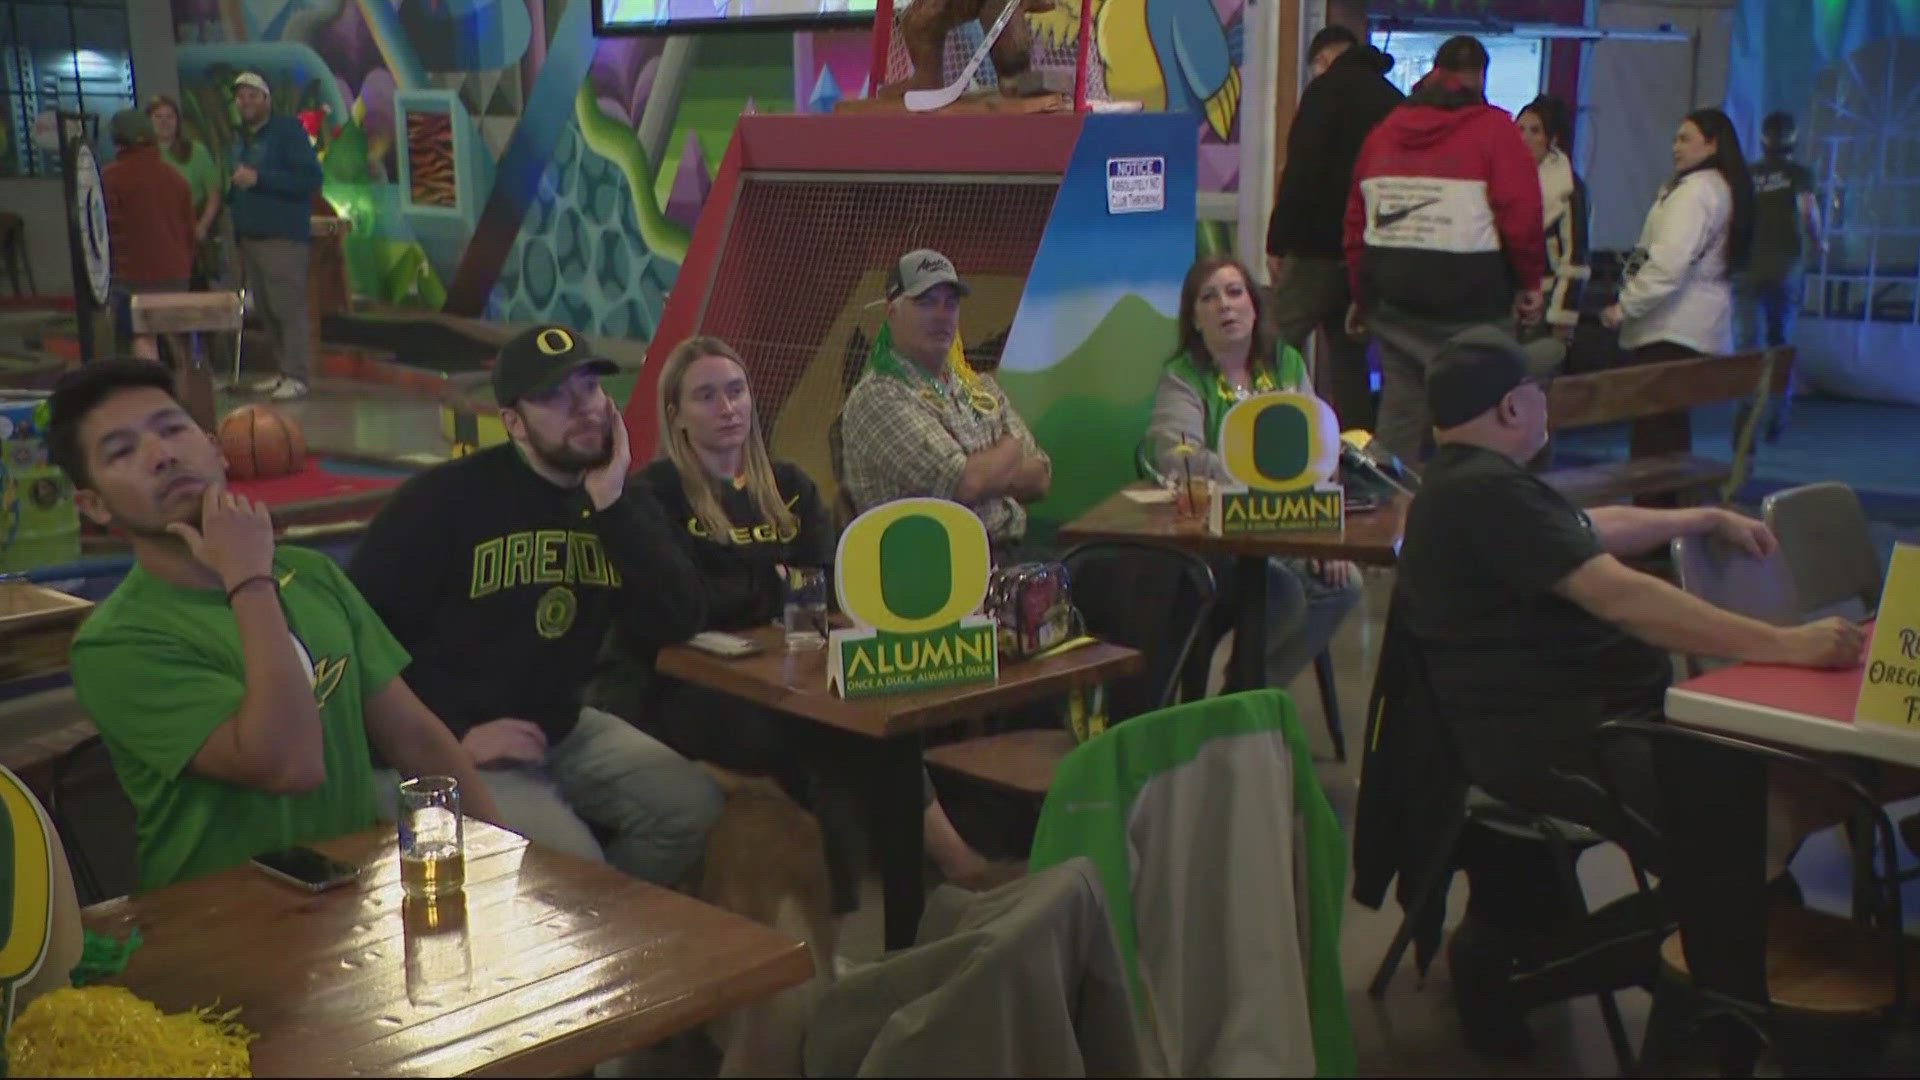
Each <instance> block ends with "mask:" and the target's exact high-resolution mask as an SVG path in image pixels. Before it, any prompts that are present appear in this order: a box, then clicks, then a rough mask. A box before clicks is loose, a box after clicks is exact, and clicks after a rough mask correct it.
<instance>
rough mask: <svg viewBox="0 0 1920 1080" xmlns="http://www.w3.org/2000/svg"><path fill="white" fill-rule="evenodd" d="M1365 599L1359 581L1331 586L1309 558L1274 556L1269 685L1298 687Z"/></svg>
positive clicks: (1269, 562) (1270, 571) (1269, 565)
mask: <svg viewBox="0 0 1920 1080" xmlns="http://www.w3.org/2000/svg"><path fill="white" fill-rule="evenodd" d="M1359 600H1360V584H1359V582H1358V581H1357V580H1356V581H1350V582H1347V583H1344V584H1340V585H1329V584H1327V583H1326V582H1324V581H1322V580H1320V575H1318V574H1316V573H1314V572H1313V570H1312V568H1311V567H1309V566H1308V565H1307V563H1306V560H1304V559H1268V560H1267V685H1268V686H1276V687H1279V688H1280V689H1282V690H1284V689H1286V688H1287V687H1288V686H1290V685H1292V683H1293V680H1294V679H1295V678H1297V677H1298V676H1299V674H1300V673H1301V672H1302V671H1305V670H1306V669H1307V665H1308V664H1311V663H1313V658H1314V657H1316V656H1319V655H1320V653H1321V652H1322V651H1324V650H1325V649H1326V647H1327V643H1328V642H1330V641H1332V640H1333V635H1334V634H1336V633H1339V631H1340V624H1341V623H1342V622H1344V621H1345V620H1346V617H1347V612H1349V611H1352V610H1353V606H1354V604H1356V603H1358V602H1359Z"/></svg>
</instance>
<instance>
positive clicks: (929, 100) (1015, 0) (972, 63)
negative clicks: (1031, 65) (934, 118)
mask: <svg viewBox="0 0 1920 1080" xmlns="http://www.w3.org/2000/svg"><path fill="white" fill-rule="evenodd" d="M1019 7H1020V0H1007V6H1005V7H1003V8H1001V9H1000V17H999V18H997V19H995V20H993V28H992V29H990V30H988V31H987V36H986V40H984V41H982V42H980V47H979V48H977V49H975V50H973V59H971V60H969V61H967V66H966V68H965V69H963V70H962V71H961V72H960V77H959V78H957V79H955V80H953V81H952V82H950V83H948V84H947V85H945V86H943V87H941V88H940V89H938V90H909V91H907V111H908V112H931V111H932V110H934V109H944V108H946V107H947V106H949V105H951V104H953V103H954V102H956V101H959V100H960V95H961V94H964V93H966V92H967V87H969V86H972V85H973V76H974V73H975V72H977V71H979V70H980V61H982V60H985V59H986V58H987V50H989V49H991V48H993V43H994V42H996V41H998V40H1000V31H1002V30H1005V29H1006V28H1007V23H1009V22H1011V21H1012V20H1013V14H1014V12H1015V11H1016V10H1018V9H1019Z"/></svg>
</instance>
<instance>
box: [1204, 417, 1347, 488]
mask: <svg viewBox="0 0 1920 1080" xmlns="http://www.w3.org/2000/svg"><path fill="white" fill-rule="evenodd" d="M1220 456H1221V459H1222V460H1223V461H1224V462H1225V463H1226V466H1227V472H1228V473H1229V474H1230V475H1232V477H1233V478H1234V479H1235V480H1238V481H1239V482H1240V483H1242V484H1245V485H1247V486H1248V487H1249V488H1253V489H1255V490H1259V491H1298V490H1301V489H1303V488H1310V487H1313V486H1314V485H1315V484H1320V483H1324V482H1325V481H1327V480H1328V479H1330V478H1331V477H1332V476H1333V470H1334V467H1335V466H1337V465H1338V464H1339V462H1340V422H1339V420H1338V419H1336V418H1335V416H1334V415H1333V410H1332V409H1331V408H1329V407H1328V406H1327V403H1326V402H1324V401H1321V400H1320V399H1319V398H1316V397H1312V396H1310V395H1307V394H1291V393H1282V394H1260V395H1258V396H1256V397H1250V398H1248V399H1247V400H1245V401H1242V402H1240V403H1239V404H1238V405H1235V406H1234V407H1233V408H1231V409H1228V410H1227V415H1226V416H1225V417H1224V418H1222V420H1221V421H1220Z"/></svg>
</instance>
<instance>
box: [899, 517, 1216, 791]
mask: <svg viewBox="0 0 1920 1080" xmlns="http://www.w3.org/2000/svg"><path fill="white" fill-rule="evenodd" d="M1060 561H1061V563H1062V564H1063V565H1065V566H1066V568H1067V575H1068V579H1069V581H1070V587H1071V589H1072V594H1073V604H1074V607H1075V608H1076V609H1077V610H1078V611H1079V612H1080V617H1081V619H1082V621H1083V623H1084V624H1085V626H1086V630H1087V633H1089V634H1092V635H1094V636H1095V637H1098V638H1101V639H1102V640H1105V641H1110V642H1113V643H1115V644H1118V645H1125V646H1127V647H1128V648H1131V649H1137V650H1139V652H1140V653H1141V655H1142V656H1143V657H1144V658H1145V661H1146V663H1145V665H1144V666H1143V668H1142V670H1141V671H1140V672H1139V673H1137V674H1134V675H1129V676H1125V677H1123V678H1119V679H1115V680H1112V681H1111V682H1109V683H1108V684H1107V687H1106V703H1107V721H1108V723H1109V724H1117V723H1120V722H1121V721H1124V720H1127V719H1129V718H1131V717H1134V716H1138V715H1140V714H1142V713H1148V712H1153V711H1155V710H1157V709H1162V708H1165V707H1166V706H1168V705H1172V704H1174V702H1175V701H1176V700H1177V698H1178V697H1179V693H1180V687H1181V681H1182V675H1183V673H1184V671H1185V669H1186V666H1187V657H1188V656H1189V655H1190V654H1191V653H1192V651H1193V649H1194V647H1195V644H1196V643H1197V642H1198V641H1199V640H1200V639H1201V638H1202V637H1204V636H1205V635H1204V634H1203V631H1204V630H1205V628H1206V626H1207V624H1208V621H1209V616H1210V615H1211V613H1212V611H1213V604H1214V583H1213V571H1212V570H1210V569H1209V568H1208V567H1207V563H1206V560H1204V559H1202V558H1200V557H1199V556H1197V555H1194V554H1193V553H1191V552H1187V551H1182V550H1180V549H1179V548H1173V547H1167V546H1165V545H1161V544H1152V543H1147V542H1144V541H1138V540H1095V541H1090V542H1088V543H1085V544H1081V545H1079V546H1077V547H1074V548H1073V549H1071V550H1069V551H1068V552H1067V553H1066V554H1065V555H1063V556H1061V559H1060ZM1073 747H1074V740H1073V736H1072V735H1071V734H1069V733H1068V732H1067V731H1066V730H1065V728H1064V727H1062V726H1060V725H1057V724H1056V725H1053V726H1051V727H1046V728H1037V729H1035V728H1027V729H1016V730H1013V731H1006V732H1001V733H998V734H992V735H981V736H978V737H975V738H971V739H963V740H961V741H959V742H954V743H948V744H946V745H944V746H936V747H933V748H932V749H929V750H928V751H927V752H926V760H927V763H928V764H929V765H933V766H937V767H939V768H941V769H944V770H946V771H948V772H951V773H957V774H959V775H961V776H964V777H967V778H969V779H972V780H977V781H981V782H984V783H986V784H989V785H991V786H992V787H995V788H1000V789H1004V790H1007V791H1012V792H1015V793H1017V794H1019V795H1022V796H1028V797H1038V796H1042V795H1045V794H1046V792H1047V790H1048V788H1050V787H1051V786H1052V783H1053V770H1054V767H1055V766H1056V765H1058V764H1059V763H1060V760H1061V759H1062V758H1064V757H1066V755H1067V754H1068V753H1069V752H1070V751H1072V749H1073Z"/></svg>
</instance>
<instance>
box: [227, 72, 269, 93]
mask: <svg viewBox="0 0 1920 1080" xmlns="http://www.w3.org/2000/svg"><path fill="white" fill-rule="evenodd" d="M243 86H251V87H253V88H254V89H255V90H258V91H260V92H261V93H263V94H265V95H267V96H268V97H272V96H273V88H272V87H270V86H268V85H267V80H265V79H263V78H261V77H260V76H259V75H258V74H256V73H254V72H251V71H243V72H241V73H240V74H238V75H235V76H234V77H233V88H234V89H235V90H238V89H240V88H241V87H243Z"/></svg>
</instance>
